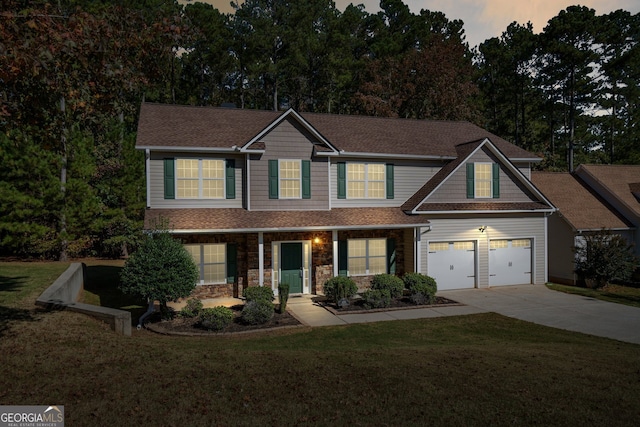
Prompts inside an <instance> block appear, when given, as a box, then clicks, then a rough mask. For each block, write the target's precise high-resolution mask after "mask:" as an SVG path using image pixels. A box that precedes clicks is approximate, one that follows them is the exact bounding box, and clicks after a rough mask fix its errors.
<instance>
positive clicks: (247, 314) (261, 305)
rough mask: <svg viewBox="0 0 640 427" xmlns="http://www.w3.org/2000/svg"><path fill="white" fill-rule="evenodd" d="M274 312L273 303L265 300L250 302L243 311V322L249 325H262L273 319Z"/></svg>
mask: <svg viewBox="0 0 640 427" xmlns="http://www.w3.org/2000/svg"><path fill="white" fill-rule="evenodd" d="M274 311H275V309H274V307H273V303H272V302H271V301H267V300H264V299H261V300H253V301H249V302H247V303H246V304H245V305H244V308H243V309H242V321H243V322H244V323H247V324H249V325H262V324H263V323H267V322H268V321H269V320H270V319H271V318H272V317H273V313H274Z"/></svg>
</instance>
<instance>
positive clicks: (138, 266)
mask: <svg viewBox="0 0 640 427" xmlns="http://www.w3.org/2000/svg"><path fill="white" fill-rule="evenodd" d="M199 275H200V272H199V271H198V267H196V264H195V263H194V262H193V258H191V255H190V254H189V252H187V250H186V249H185V248H184V247H183V246H182V244H181V243H180V242H179V241H178V240H176V239H174V238H173V237H172V236H171V235H170V234H169V232H167V231H159V232H154V233H152V234H150V235H149V236H147V238H146V239H145V241H144V242H143V244H142V246H141V247H140V249H138V250H137V251H135V252H134V253H133V254H132V255H131V257H130V258H129V259H128V260H127V262H126V263H125V265H124V268H123V269H122V273H121V274H120V289H121V290H122V292H124V293H126V294H133V295H138V296H140V297H142V298H145V299H146V300H147V301H159V302H160V308H161V311H162V312H163V313H166V312H168V310H167V302H169V301H175V300H177V299H178V298H186V297H188V296H189V295H190V294H191V292H193V290H194V289H195V287H196V281H197V280H198V277H199Z"/></svg>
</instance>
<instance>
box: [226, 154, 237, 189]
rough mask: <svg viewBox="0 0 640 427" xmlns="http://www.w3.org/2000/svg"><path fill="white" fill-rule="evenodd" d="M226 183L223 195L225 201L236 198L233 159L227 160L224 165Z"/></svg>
mask: <svg viewBox="0 0 640 427" xmlns="http://www.w3.org/2000/svg"><path fill="white" fill-rule="evenodd" d="M225 173H226V178H227V179H226V183H225V186H226V187H225V193H226V198H227V199H235V198H236V161H235V160H233V159H227V162H226V165H225Z"/></svg>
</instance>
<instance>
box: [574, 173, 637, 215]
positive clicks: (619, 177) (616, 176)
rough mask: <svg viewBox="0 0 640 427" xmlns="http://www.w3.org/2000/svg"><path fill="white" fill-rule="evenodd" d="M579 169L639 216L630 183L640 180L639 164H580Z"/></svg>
mask: <svg viewBox="0 0 640 427" xmlns="http://www.w3.org/2000/svg"><path fill="white" fill-rule="evenodd" d="M580 169H582V170H583V171H585V172H587V173H588V174H589V175H591V176H592V177H593V178H595V179H596V180H597V181H599V182H600V183H601V184H602V185H603V186H604V187H606V188H607V189H608V190H609V191H610V192H611V193H612V194H614V195H615V196H616V197H617V198H618V199H619V200H620V201H621V202H623V203H624V204H625V205H627V206H628V207H629V209H631V210H632V211H633V212H634V213H635V214H636V215H638V216H640V202H638V200H637V199H636V198H635V196H634V195H633V192H632V189H631V188H630V184H634V183H637V182H640V165H580V166H579V168H578V169H577V170H576V173H578V174H579V173H580Z"/></svg>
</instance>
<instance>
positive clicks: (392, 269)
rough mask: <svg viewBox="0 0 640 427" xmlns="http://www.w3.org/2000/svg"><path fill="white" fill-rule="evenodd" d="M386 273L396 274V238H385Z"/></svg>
mask: <svg viewBox="0 0 640 427" xmlns="http://www.w3.org/2000/svg"><path fill="white" fill-rule="evenodd" d="M387 273H389V274H396V240H395V239H387Z"/></svg>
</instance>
